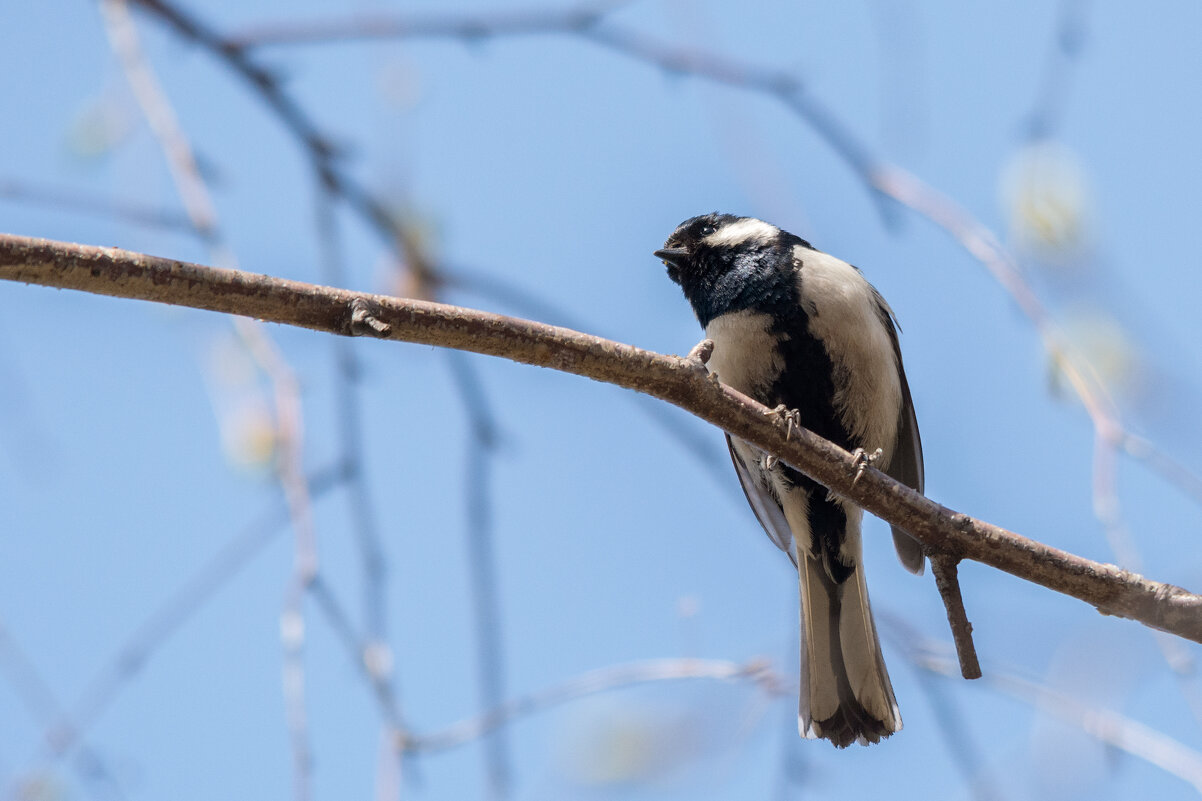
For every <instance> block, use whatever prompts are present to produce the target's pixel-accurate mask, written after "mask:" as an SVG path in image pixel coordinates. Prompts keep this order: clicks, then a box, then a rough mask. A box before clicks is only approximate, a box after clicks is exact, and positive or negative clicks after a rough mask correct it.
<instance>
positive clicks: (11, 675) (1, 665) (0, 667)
mask: <svg viewBox="0 0 1202 801" xmlns="http://www.w3.org/2000/svg"><path fill="white" fill-rule="evenodd" d="M0 676H3V677H4V679H5V680H7V682H8V683H9V685H10V686H11V687H12V690H13V693H14V694H15V695H16V696H17V698H18V699H20V701H21V702H22V703H23V704H24V705H25V707H26V708H27V709H28V711H29V714H30V715H31V716H32V717H33V718H34V720H35V722H36V723H37V724H38V725H39V726H42V727H43V728H44V729H45V730H46V731H47V733H48V736H49V733H50V732H53V731H56V730H59V728H60V727H61V726H63V725H66V726H68V727H70V726H71V722H69V721H68V720H67V718H66V717H65V715H64V713H63V709H62V706H61V705H60V704H59V702H58V699H57V698H56V697H55V695H54V691H53V690H51V689H50V685H49V684H47V683H46V680H45V678H44V677H43V676H42V673H41V671H40V670H38V668H37V667H36V666H35V665H34V664H33V662H32V661H31V660H30V659H29V658H28V657H26V656H25V653H24V652H23V651H22V650H21V649H20V648H19V647H18V646H17V643H16V641H15V640H14V639H13V638H12V635H10V634H9V633H8V629H7V628H6V627H5V625H4V621H3V620H0ZM71 731H72V732H74V729H73V728H72V729H71ZM74 764H75V771H76V773H77V774H78V775H79V777H80V779H82V780H83V784H84V786H85V787H86V788H87V789H88V792H89V793H91V794H92V795H94V796H95V797H96V798H124V797H125V793H124V792H123V790H122V788H121V785H120V783H119V782H118V781H117V777H116V774H115V773H114V772H113V771H112V770H111V769H110V768H109V766H108V763H107V762H106V760H105V759H104V757H102V756H101V755H100V753H99V752H98V751H96V750H95V749H93V748H91V747H90V746H88V745H87V744H86V743H84V744H82V745H80V747H79V749H78V751H77V754H76V759H75V763H74ZM13 784H14V785H19V784H20V782H14V783H13ZM4 797H6V798H14V799H15V798H21V797H23V792H22V790H21V789H20V788H19V787H16V786H14V787H12V788H10V789H9V790H8V791H7V792H5V793H4Z"/></svg>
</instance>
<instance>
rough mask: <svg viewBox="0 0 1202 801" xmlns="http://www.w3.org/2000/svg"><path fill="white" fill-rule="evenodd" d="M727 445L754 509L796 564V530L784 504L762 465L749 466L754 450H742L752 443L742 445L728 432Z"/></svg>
mask: <svg viewBox="0 0 1202 801" xmlns="http://www.w3.org/2000/svg"><path fill="white" fill-rule="evenodd" d="M726 446H727V447H728V448H729V449H730V460H731V461H732V462H734V463H735V473H737V474H738V476H739V484H741V485H742V486H743V494H744V495H746V496H747V503H748V504H749V505H750V506H751V511H753V512H755V517H756V519H757V520H759V521H760V525H761V526H763V527H764V531H766V532H767V533H768V538H769V539H771V540H772V542H774V543H775V544H776V547H777V548H780V549H781V550H782V551H784V552H785V553H786V554H788V555H789V560H790V561H792V562H793V564H794V565H796V564H797V558H796V557H795V556H794V555H793V532H792V531H791V530H790V529H789V523H788V521H786V520H785V513H784V512H783V511H782V510H781V508H780V504H779V503H778V502H777V500H776V498H775V497H774V496H773V494H772V491H771V490H770V489H769V488H768V482H767V476H765V475H764V473H763V472H762V471H761V470H759V469H758V467H754V466H752V467H749V466H748V464H747V461H746V460H747V459H748V458H750V457H751V454H750V453H746V454H743V453H740V452H739V451H740V450H745V451H746V450H748V448H749V446H747V445H746V444H745V443H744V444H743V447H742V448H741V449H740V448H739V447H738V446H736V445H735V443H734V441H733V440H732V439H731V438H730V435H729V434H727V435H726Z"/></svg>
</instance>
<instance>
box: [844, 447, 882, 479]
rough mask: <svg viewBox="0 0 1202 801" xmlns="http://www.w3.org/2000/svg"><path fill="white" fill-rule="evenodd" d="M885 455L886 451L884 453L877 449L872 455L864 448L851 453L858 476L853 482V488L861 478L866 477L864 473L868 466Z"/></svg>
mask: <svg viewBox="0 0 1202 801" xmlns="http://www.w3.org/2000/svg"><path fill="white" fill-rule="evenodd" d="M883 454H884V451H882V450H881V449H880V448H877V449H876V450H875V451H873V452H872V453H868V452H867V451H865V450H864V449H863V448H856V449H855V450H854V451H852V452H851V458H852V459H853V460H854V461H855V463H856V475H855V478H853V479H852V480H851V485H852V486H853V487H854V486H855V485H856V482H857V481H859V480H860V476H862V475H864V471H865V470H866V469H868V465H870V464H872V463H873V462H875V461H876V460H877V459H879V458H881V456H882V455H883Z"/></svg>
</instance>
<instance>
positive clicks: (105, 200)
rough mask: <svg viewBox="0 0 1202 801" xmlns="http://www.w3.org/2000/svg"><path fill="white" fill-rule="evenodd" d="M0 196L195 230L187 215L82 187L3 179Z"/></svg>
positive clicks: (121, 219)
mask: <svg viewBox="0 0 1202 801" xmlns="http://www.w3.org/2000/svg"><path fill="white" fill-rule="evenodd" d="M0 198H3V199H5V200H11V201H14V202H17V203H38V204H42V205H46V206H53V207H54V208H56V209H62V210H65V211H77V212H81V213H84V214H98V215H102V216H104V217H108V218H111V219H114V220H119V221H121V222H127V223H132V224H134V225H145V226H149V227H151V228H164V229H167V230H169V231H186V232H189V233H191V232H192V231H193V228H192V222H191V221H190V220H189V219H188V218H187V216H186V215H183V214H177V213H175V212H170V211H166V210H165V209H159V208H155V207H154V206H150V205H147V204H144V203H135V202H131V201H127V200H118V199H116V198H112V197H108V196H107V195H100V194H92V193H88V192H85V191H83V190H80V189H67V188H62V187H50V186H40V185H35V184H26V183H22V182H20V181H14V180H10V179H0Z"/></svg>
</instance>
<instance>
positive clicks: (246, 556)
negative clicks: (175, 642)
mask: <svg viewBox="0 0 1202 801" xmlns="http://www.w3.org/2000/svg"><path fill="white" fill-rule="evenodd" d="M346 477H347V471H346V467H345V466H344V465H335V466H333V467H330V468H326V469H324V470H321V471H318V472H316V473H314V474H313V475H312V476H310V477H309V479H308V484H309V492H310V494H311V495H312V497H313V498H314V499H316V498H319V497H321V496H322V495H325V494H326V493H328V492H330V491H331V490H333V489H335V488H336V487H338V486H339V485H340V484H342V483H343V482H345V481H346ZM288 521H289V515H288V509H287V506H286V505H285V504H281V503H280V502H279V501H278V500H277V501H276V502H274V503H273V504H272V507H271V508H270V509H268V510H266V511H264V512H263V513H261V514H260V515H259V516H257V517H256V518H254V519H253V520H252V521H251V522H250V523H248V524H247V525H246V526H245V527H244V528H243V530H242V531H240V532H239V533H238V534H237V535H235V536H234V537H233V538H232V539H230V540H229V541H228V542H227V543H226V544H225V545H223V546H222V547H221V549H220V550H218V551H217V552H216V553H215V554H214V555H213V556H212V557H211V558H210V559H209V560H208V561H207V562H205V564H203V565H201V567H200V569H199V570H197V571H196V573H194V574H193V575H192V576H191V577H190V578H189V579H188V580H186V581H185V582H184V583H183V584H182V585H180V587H179V588H178V589H177V590H176V591H175V592H174V593H172V594H171V596H170V597H168V598H167V599H166V600H165V601H163V603H162V604H161V605H159V607H158V608H157V609H155V611H153V612H152V613H151V614H150V615H149V616H148V617H147V618H146V619H145V620H144V621H143V622H142V624H141V625H140V626H138V627H137V628H136V629H134V631H133V633H131V634H130V635H129V637H128V638H127V639H126V640H125V642H124V643H123V644H122V645H121V647H120V648H118V649H117V652H116V654H115V655H114V656H113V657H112V659H110V660H109V662H108V663H107V664H106V665H105V666H104V667H103V668H102V669H101V670H100V671H99V672H98V673H97V674H96V675H95V676H94V677H93V678H92V680H91V681H89V682H88V683H87V684H86V685H85V688H84V691H83V693H82V694H81V695H80V700H79V702H78V703H76V704H75V706H74V707H73V709H72V714H71V715H70V716H69V717H66V718H63V719H62V720H60V721H58V722H56V723H55V724H54V725H53V726H52V727H49V728H47V732H46V740H47V742H49V743H50V744H51V748H52V749H53V752H54V755H55V756H59V755H64V754H66V753H68V752H69V751H70V750H71V749H72V748H73V747H74V746H75V744H76V743H77V742H79V739H80V738H81V737H83V736H84V735H85V734H87V732H88V731H89V730H90V729H91V728H92V726H94V725H95V723H96V722H97V721H98V720H99V719H100V717H101V715H102V714H103V713H104V711H105V710H107V709H108V707H109V705H111V704H112V702H113V700H114V699H115V698H116V697H117V694H118V693H119V692H120V690H121V688H122V687H123V686H125V685H126V684H128V683H129V682H130V681H131V680H132V679H133V678H134V677H135V676H137V675H138V674H139V673H140V672H141V671H142V669H143V668H144V667H145V666H146V662H147V660H149V659H150V656H151V654H153V653H154V652H155V651H156V650H157V649H158V648H159V646H160V645H162V644H163V643H164V642H165V641H166V640H167V639H168V638H169V637H170V636H171V635H172V634H174V633H175V632H176V631H177V630H178V629H179V628H180V627H181V626H182V625H183V624H184V623H185V622H187V621H188V620H189V619H190V618H191V617H192V616H193V615H194V614H196V612H197V611H199V610H200V609H201V607H203V606H204V604H205V603H206V602H207V601H208V600H209V599H210V598H212V597H213V596H214V595H215V594H216V593H217V591H218V590H220V589H221V588H222V587H223V586H224V585H225V584H227V583H228V582H229V581H231V580H232V579H233V578H234V576H236V575H237V574H238V571H240V570H241V569H242V568H243V567H244V566H245V565H246V564H247V563H248V562H249V561H250V560H251V559H253V558H254V557H255V556H257V555H258V554H259V553H261V552H262V551H263V549H264V548H266V547H267V545H268V544H270V543H271V542H272V540H274V539H275V538H276V537H277V536H279V535H280V533H281V532H282V531H283V530H284V524H285V523H287V522H288Z"/></svg>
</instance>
